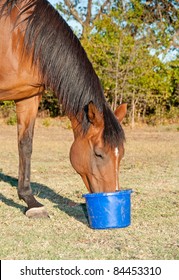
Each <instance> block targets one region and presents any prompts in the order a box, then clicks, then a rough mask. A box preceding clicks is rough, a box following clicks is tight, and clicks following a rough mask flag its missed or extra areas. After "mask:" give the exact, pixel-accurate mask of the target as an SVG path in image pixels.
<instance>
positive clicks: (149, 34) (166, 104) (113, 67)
mask: <svg viewBox="0 0 179 280" xmlns="http://www.w3.org/2000/svg"><path fill="white" fill-rule="evenodd" d="M67 2H68V5H66V6H65V8H64V9H63V10H61V11H63V12H64V13H65V14H67V11H68V12H69V13H70V15H71V16H73V17H74V18H75V20H77V21H78V18H80V19H81V20H80V21H79V22H80V23H81V24H82V26H83V29H82V36H81V42H82V44H83V46H84V48H85V49H86V51H87V53H88V56H89V58H90V60H91V61H92V63H93V65H94V68H95V70H96V72H97V74H98V75H99V77H100V79H101V82H102V85H103V88H104V92H105V95H106V98H107V99H108V101H109V102H110V103H111V106H112V108H113V109H115V108H116V106H117V105H118V104H119V103H122V102H127V103H128V104H129V106H128V107H129V118H130V119H131V121H132V125H134V121H135V119H138V120H139V119H140V120H141V119H143V120H145V118H146V116H150V117H154V118H157V119H160V120H161V119H163V118H164V117H165V116H166V113H167V112H169V111H170V110H171V108H173V107H176V106H177V105H178V101H177V94H178V88H179V86H178V66H179V65H178V60H177V59H178V57H179V56H178V55H179V50H178V47H179V42H178V40H177V38H178V35H179V9H178V8H179V3H178V2H177V1H166V0H153V1H145V0H120V1H117V0H116V1H103V2H101V1H100V5H101V6H100V8H99V9H98V10H97V9H96V6H95V5H96V4H95V1H87V2H86V6H83V8H82V7H81V8H80V9H79V8H78V5H79V3H80V2H82V1H64V4H67ZM74 11H75V14H76V13H78V18H77V17H76V16H75V15H74ZM82 12H83V13H82ZM87 18H88V20H87ZM84 26H85V28H84ZM171 51H172V53H174V51H175V59H174V61H170V59H169V57H171ZM167 57H168V60H169V61H168V62H166V61H167ZM165 60H166V61H165Z"/></svg>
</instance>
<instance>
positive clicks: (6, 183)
mask: <svg viewBox="0 0 179 280" xmlns="http://www.w3.org/2000/svg"><path fill="white" fill-rule="evenodd" d="M125 133H126V144H125V159H124V160H123V161H122V165H121V171H120V183H121V188H122V189H127V188H132V189H133V190H134V193H133V194H132V224H131V226H130V227H127V228H123V229H113V230H92V229H90V228H89V226H88V221H87V218H86V208H85V204H84V203H85V201H84V199H83V198H82V194H83V193H86V192H87V190H86V188H85V186H84V184H83V182H82V180H81V178H80V176H79V175H78V174H76V172H75V171H74V170H73V168H72V167H71V164H70V160H69V150H70V146H71V143H72V141H73V134H72V131H71V130H70V129H67V128H66V124H64V123H63V122H62V121H57V120H55V121H51V125H50V126H49V127H44V126H43V125H42V120H38V121H37V124H36V129H35V137H34V148H33V156H32V174H31V182H32V188H33V191H34V193H35V194H36V196H37V197H38V200H39V201H40V202H41V203H43V204H44V205H45V206H46V208H47V210H48V212H49V214H50V219H39V220H38V219H36V220H32V219H28V218H27V217H26V216H25V215H24V214H23V211H24V209H25V204H24V203H23V202H22V201H20V200H19V199H18V196H17V193H16V187H17V173H18V151H17V139H16V127H15V126H7V125H5V124H4V122H3V121H0V258H1V259H13V260H16V259H24V260H26V259H49V260H51V259H63V260H66V259H68V260H70V259H78V260H80V259H87V260H88V259H94V260H96V259H101V260H109V259H124V260H125V259H141V260H143V259H158V260H160V259H179V168H178V164H179V145H178V144H179V132H178V131H177V127H176V125H171V126H167V127H157V128H150V127H143V128H136V129H134V130H130V128H125Z"/></svg>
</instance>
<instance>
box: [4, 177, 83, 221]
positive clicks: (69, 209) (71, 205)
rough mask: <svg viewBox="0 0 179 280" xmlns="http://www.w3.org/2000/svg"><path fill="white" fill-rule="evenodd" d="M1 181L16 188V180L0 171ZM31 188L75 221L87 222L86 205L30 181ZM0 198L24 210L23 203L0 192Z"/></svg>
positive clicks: (7, 203) (9, 204)
mask: <svg viewBox="0 0 179 280" xmlns="http://www.w3.org/2000/svg"><path fill="white" fill-rule="evenodd" d="M1 181H3V182H5V183H8V184H10V185H11V186H12V187H16V188H17V185H18V180H17V179H16V178H14V177H11V176H9V175H5V174H3V173H2V172H0V182H1ZM31 188H32V190H33V193H34V194H36V195H37V196H38V197H40V198H42V199H48V200H50V201H51V202H52V203H54V204H55V206H54V207H57V208H59V209H60V210H61V211H63V212H65V213H66V214H67V215H69V216H70V217H73V218H75V219H76V220H77V221H79V222H81V223H84V224H87V223H88V218H87V211H86V205H85V204H84V203H80V204H79V203H75V202H74V201H72V200H70V199H69V198H66V197H63V196H61V195H59V194H57V193H56V192H54V191H53V190H52V189H50V188H49V187H47V186H45V185H43V184H38V183H35V182H31ZM0 200H1V201H2V202H4V203H5V204H6V205H8V206H11V207H15V208H17V209H20V211H21V212H24V210H25V209H24V206H23V205H20V204H18V203H16V202H14V201H13V200H12V199H8V198H6V197H5V196H4V195H2V194H1V193H0Z"/></svg>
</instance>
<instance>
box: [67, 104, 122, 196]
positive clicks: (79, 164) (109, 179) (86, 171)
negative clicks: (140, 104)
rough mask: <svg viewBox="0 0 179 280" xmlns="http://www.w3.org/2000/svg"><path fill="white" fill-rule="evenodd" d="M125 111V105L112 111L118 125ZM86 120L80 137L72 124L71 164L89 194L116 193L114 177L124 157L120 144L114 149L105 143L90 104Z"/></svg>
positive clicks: (101, 123)
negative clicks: (86, 122) (73, 138)
mask: <svg viewBox="0 0 179 280" xmlns="http://www.w3.org/2000/svg"><path fill="white" fill-rule="evenodd" d="M126 111H127V107H126V104H122V105H120V106H119V107H118V108H117V109H116V111H115V113H114V114H115V116H116V118H117V120H118V122H121V121H122V119H123V118H124V116H125V115H126ZM87 117H88V121H89V122H90V126H89V128H88V130H87V133H86V134H83V133H81V129H80V124H79V123H77V121H72V126H73V130H74V136H75V140H74V143H73V144H72V147H71V150H70V159H71V164H72V166H73V167H74V169H75V170H76V171H77V172H78V173H79V174H80V175H81V177H82V179H83V181H84V183H85V185H86V187H87V189H88V190H89V192H92V193H93V192H115V191H116V190H118V189H119V182H118V173H119V165H120V161H121V159H122V157H123V155H124V147H123V143H118V144H117V145H115V146H111V145H110V144H108V143H105V141H104V133H103V132H104V126H105V124H104V116H103V114H101V113H100V112H99V111H98V110H97V108H96V107H95V105H94V104H93V103H90V104H89V105H88V110H87ZM108 129H109V130H110V128H108ZM109 132H110V131H109ZM111 134H112V132H111Z"/></svg>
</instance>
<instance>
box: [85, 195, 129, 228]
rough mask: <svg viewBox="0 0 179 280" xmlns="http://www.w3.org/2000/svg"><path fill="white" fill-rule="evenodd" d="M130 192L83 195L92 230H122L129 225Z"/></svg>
mask: <svg viewBox="0 0 179 280" xmlns="http://www.w3.org/2000/svg"><path fill="white" fill-rule="evenodd" d="M131 193H132V190H121V191H117V192H111V193H90V194H84V195H83V197H84V198H85V200H86V207H87V213H88V219H89V225H90V227H91V228H93V229H109V228H123V227H127V226H129V225H130V224H131Z"/></svg>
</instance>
